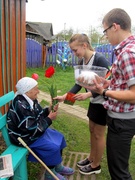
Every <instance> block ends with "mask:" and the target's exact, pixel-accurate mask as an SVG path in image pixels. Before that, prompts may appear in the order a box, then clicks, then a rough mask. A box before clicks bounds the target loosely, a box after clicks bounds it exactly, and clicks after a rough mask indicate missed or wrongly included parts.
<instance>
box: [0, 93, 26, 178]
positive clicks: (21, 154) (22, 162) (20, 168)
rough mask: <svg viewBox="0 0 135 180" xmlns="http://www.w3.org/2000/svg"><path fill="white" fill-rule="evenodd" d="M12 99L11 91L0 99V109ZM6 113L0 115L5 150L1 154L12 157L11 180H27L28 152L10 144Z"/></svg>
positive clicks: (0, 129) (0, 128) (0, 127)
mask: <svg viewBox="0 0 135 180" xmlns="http://www.w3.org/2000/svg"><path fill="white" fill-rule="evenodd" d="M13 98H14V92H13V91H11V92H9V93H7V94H5V95H3V96H2V97H0V107H2V106H5V105H6V104H7V103H10V101H11V100H12V99H13ZM6 117H7V116H6V113H5V114H3V115H2V113H1V114H0V131H1V132H2V136H3V138H4V141H5V143H6V146H7V148H6V150H5V151H4V152H3V153H2V154H1V156H2V155H6V154H11V155H12V164H13V170H14V176H13V177H12V179H13V180H28V173H27V161H26V156H27V154H28V150H27V149H26V148H24V147H18V146H15V145H13V144H11V142H10V139H9V135H8V131H7V123H6V122H7V118H6ZM8 179H9V178H0V180H8Z"/></svg>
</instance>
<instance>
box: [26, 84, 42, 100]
mask: <svg viewBox="0 0 135 180" xmlns="http://www.w3.org/2000/svg"><path fill="white" fill-rule="evenodd" d="M38 93H39V89H38V86H35V87H34V88H32V89H31V90H29V91H28V92H26V93H25V94H26V95H27V96H28V97H29V98H30V99H32V100H35V99H37V94H38Z"/></svg>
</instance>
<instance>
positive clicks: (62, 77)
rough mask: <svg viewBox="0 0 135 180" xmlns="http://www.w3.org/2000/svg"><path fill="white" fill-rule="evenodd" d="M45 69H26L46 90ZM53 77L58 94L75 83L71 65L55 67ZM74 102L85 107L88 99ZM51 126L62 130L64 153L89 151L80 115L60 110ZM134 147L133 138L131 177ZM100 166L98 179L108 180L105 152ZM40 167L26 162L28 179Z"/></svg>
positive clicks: (35, 174) (31, 177)
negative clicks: (65, 145) (64, 68)
mask: <svg viewBox="0 0 135 180" xmlns="http://www.w3.org/2000/svg"><path fill="white" fill-rule="evenodd" d="M45 69H46V68H45ZM45 69H43V68H30V69H27V76H29V77H31V75H32V74H33V73H37V74H38V75H39V80H38V84H39V89H40V90H42V91H46V92H48V89H47V86H46V81H47V79H46V78H45V77H44V72H45ZM55 78H56V81H57V89H58V95H62V94H64V93H66V92H67V91H68V90H69V89H70V88H71V87H72V86H73V85H74V83H75V80H74V69H73V68H71V67H67V69H66V70H65V71H63V70H62V69H61V68H60V67H56V73H55ZM43 82H44V83H43ZM81 92H85V91H84V89H82V90H81ZM75 103H76V104H78V105H79V106H81V107H83V108H85V109H87V107H88V103H89V99H87V100H85V101H81V102H80V101H79V102H75ZM45 104H48V103H47V102H46V101H42V102H41V105H42V106H44V105H45ZM53 128H55V129H57V130H58V131H60V132H62V133H63V134H64V136H65V138H66V141H67V148H66V149H65V150H64V153H67V152H68V151H74V152H86V153H89V130H88V122H87V121H84V120H82V119H81V117H80V118H77V117H75V116H74V115H70V114H67V113H65V112H64V111H62V110H60V112H59V114H58V117H57V120H56V121H53ZM134 149H135V139H133V142H132V146H131V158H130V162H129V163H130V170H131V174H132V178H133V179H135V171H134V169H135V164H134V162H135V151H134ZM101 166H102V173H101V174H100V176H99V180H109V173H108V169H107V162H106V152H105V153H104V156H103V159H102V162H101ZM40 169H41V166H40V165H38V166H37V164H36V165H35V164H34V163H28V172H29V180H33V179H35V177H38V175H39V173H37V172H40ZM37 179H38V178H37Z"/></svg>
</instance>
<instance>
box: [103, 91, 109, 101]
mask: <svg viewBox="0 0 135 180" xmlns="http://www.w3.org/2000/svg"><path fill="white" fill-rule="evenodd" d="M106 91H108V89H104V90H103V94H102V96H103V98H104V99H105V100H108V97H107V96H106V95H105V94H106Z"/></svg>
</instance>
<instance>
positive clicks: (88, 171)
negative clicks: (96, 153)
mask: <svg viewBox="0 0 135 180" xmlns="http://www.w3.org/2000/svg"><path fill="white" fill-rule="evenodd" d="M79 172H80V173H81V174H84V175H90V174H99V173H101V166H100V165H99V166H97V167H96V168H92V167H91V165H87V166H85V167H82V168H80V170H79Z"/></svg>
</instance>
